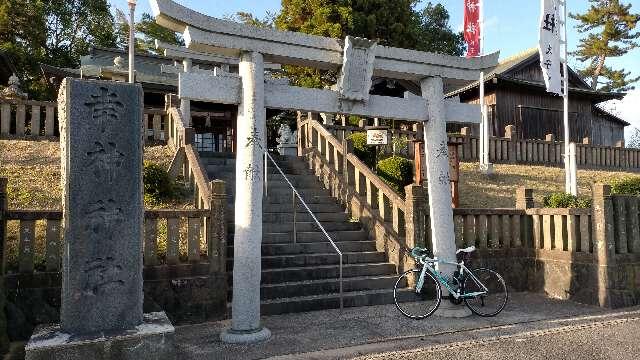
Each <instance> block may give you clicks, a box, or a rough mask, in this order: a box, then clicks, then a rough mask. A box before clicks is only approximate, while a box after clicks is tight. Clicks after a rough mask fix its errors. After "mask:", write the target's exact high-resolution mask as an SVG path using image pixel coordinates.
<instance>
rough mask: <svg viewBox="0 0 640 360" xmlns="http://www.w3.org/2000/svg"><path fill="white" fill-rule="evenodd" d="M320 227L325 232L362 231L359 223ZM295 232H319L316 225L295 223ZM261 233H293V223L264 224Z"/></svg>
mask: <svg viewBox="0 0 640 360" xmlns="http://www.w3.org/2000/svg"><path fill="white" fill-rule="evenodd" d="M320 224H321V225H322V227H323V228H324V229H325V230H326V231H350V230H351V231H353V230H360V229H362V225H361V224H360V223H359V222H339V221H334V222H321V223H320ZM296 229H297V231H301V232H307V231H320V228H319V227H318V225H316V223H315V222H296ZM262 231H264V232H265V233H278V232H290V231H293V222H284V223H283V222H278V223H264V224H262Z"/></svg>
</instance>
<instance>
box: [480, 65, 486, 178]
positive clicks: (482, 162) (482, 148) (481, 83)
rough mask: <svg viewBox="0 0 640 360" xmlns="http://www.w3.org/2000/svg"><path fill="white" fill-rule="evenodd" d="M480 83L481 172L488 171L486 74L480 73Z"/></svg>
mask: <svg viewBox="0 0 640 360" xmlns="http://www.w3.org/2000/svg"><path fill="white" fill-rule="evenodd" d="M479 81H480V82H479V83H478V85H479V89H480V95H479V100H480V133H479V134H478V135H479V136H480V144H479V147H480V154H478V160H479V161H480V170H481V171H484V169H486V166H485V164H486V162H485V156H484V152H485V149H484V126H485V123H484V72H480V80H479Z"/></svg>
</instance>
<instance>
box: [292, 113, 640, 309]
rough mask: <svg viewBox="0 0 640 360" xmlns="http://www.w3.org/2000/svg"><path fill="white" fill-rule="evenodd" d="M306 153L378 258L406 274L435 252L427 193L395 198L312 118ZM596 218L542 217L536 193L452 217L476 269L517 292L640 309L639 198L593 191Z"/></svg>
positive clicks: (579, 213)
mask: <svg viewBox="0 0 640 360" xmlns="http://www.w3.org/2000/svg"><path fill="white" fill-rule="evenodd" d="M298 131H299V132H298V133H299V134H300V137H299V154H300V155H303V156H305V157H306V159H307V160H308V162H309V167H310V168H311V169H313V170H314V172H315V174H316V175H317V176H318V178H319V179H320V181H322V182H323V183H324V185H325V187H326V188H327V189H329V190H330V191H331V194H332V196H334V197H335V198H337V199H338V200H339V201H340V202H341V203H343V204H344V205H345V207H346V208H347V211H348V212H349V213H350V214H351V216H352V217H353V218H356V219H359V220H360V222H362V223H363V225H364V228H365V229H366V230H367V231H368V233H369V235H370V237H371V238H372V239H375V240H376V244H377V247H378V250H379V251H385V252H386V253H387V255H388V256H389V260H390V261H391V262H393V263H394V264H396V265H397V266H398V270H399V271H401V270H403V269H406V268H408V267H411V266H413V263H412V261H411V259H410V258H409V257H408V256H407V254H406V250H408V249H410V248H412V247H413V246H425V247H427V248H431V227H430V221H429V211H428V201H427V196H428V194H426V190H425V189H424V188H423V187H421V186H418V185H409V186H407V187H406V188H405V193H406V195H405V198H402V197H401V196H400V195H398V194H396V193H395V192H394V191H393V190H392V189H391V188H389V187H388V186H387V185H386V184H385V183H384V182H383V181H381V180H380V179H379V178H378V177H377V176H376V175H375V174H373V173H372V171H371V170H370V169H369V168H368V167H367V166H366V165H364V164H363V163H362V162H360V161H359V160H358V159H357V158H356V157H355V155H354V154H352V153H351V151H352V145H351V143H350V142H349V141H344V140H343V141H340V140H338V139H337V138H336V137H335V136H334V135H333V134H332V132H331V131H330V130H329V129H327V128H326V125H324V126H323V125H322V124H320V123H319V122H318V121H316V120H313V119H304V120H300V121H299V122H298ZM592 192H593V208H591V209H549V208H535V206H534V202H533V192H532V190H530V189H518V191H517V194H516V198H517V199H516V208H514V209H454V211H453V216H454V227H455V241H456V245H457V247H458V248H463V247H467V246H475V247H476V248H477V250H478V251H477V252H476V253H474V254H473V255H472V260H471V266H472V267H476V266H487V267H490V268H494V269H496V270H498V271H499V272H500V273H501V274H503V276H504V277H505V279H506V281H507V283H508V285H509V287H511V288H512V289H514V290H518V291H535V292H543V293H546V294H548V295H549V296H552V297H556V298H561V299H572V300H576V301H579V302H583V303H588V304H596V305H601V306H607V307H622V306H631V305H637V304H640V296H639V294H640V285H639V284H640V276H639V275H637V274H640V212H639V208H640V197H637V196H622V195H611V194H610V189H609V187H608V186H607V185H602V184H596V185H594V188H593V191H592Z"/></svg>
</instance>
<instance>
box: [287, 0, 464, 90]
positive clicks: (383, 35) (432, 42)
mask: <svg viewBox="0 0 640 360" xmlns="http://www.w3.org/2000/svg"><path fill="white" fill-rule="evenodd" d="M418 3H419V1H418V0H397V1H388V0H283V1H282V9H281V12H280V14H278V16H277V17H276V19H275V26H276V28H278V29H281V30H288V31H296V32H303V33H307V34H313V35H319V36H327V37H333V38H339V39H344V38H345V37H346V36H347V35H351V36H357V37H365V38H368V39H371V40H375V41H377V42H378V44H380V45H384V46H393V47H401V48H408V49H417V50H424V51H433V52H441V53H446V54H451V55H461V54H462V52H463V50H464V47H463V42H462V35H461V34H456V33H455V32H453V31H452V30H451V29H450V28H449V26H448V24H447V22H448V20H449V14H448V13H447V10H446V9H445V8H444V7H443V6H442V5H432V4H431V3H428V4H427V5H426V7H425V8H424V9H423V10H420V11H419V10H417V9H416V6H417V4H418ZM285 71H286V73H287V75H288V76H289V77H290V78H291V79H292V81H293V82H294V83H295V84H296V85H298V86H305V87H315V88H321V87H325V86H330V85H333V84H335V82H336V77H337V74H336V72H335V71H322V70H317V69H309V68H301V67H295V66H285Z"/></svg>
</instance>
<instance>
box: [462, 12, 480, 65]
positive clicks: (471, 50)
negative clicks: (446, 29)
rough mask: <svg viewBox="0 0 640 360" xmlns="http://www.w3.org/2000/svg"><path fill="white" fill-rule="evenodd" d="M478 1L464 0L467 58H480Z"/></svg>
mask: <svg viewBox="0 0 640 360" xmlns="http://www.w3.org/2000/svg"><path fill="white" fill-rule="evenodd" d="M480 1H481V0H464V40H465V41H466V42H467V57H474V56H480Z"/></svg>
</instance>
